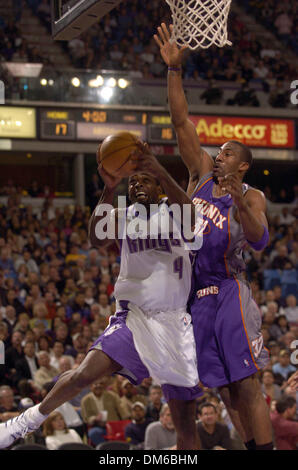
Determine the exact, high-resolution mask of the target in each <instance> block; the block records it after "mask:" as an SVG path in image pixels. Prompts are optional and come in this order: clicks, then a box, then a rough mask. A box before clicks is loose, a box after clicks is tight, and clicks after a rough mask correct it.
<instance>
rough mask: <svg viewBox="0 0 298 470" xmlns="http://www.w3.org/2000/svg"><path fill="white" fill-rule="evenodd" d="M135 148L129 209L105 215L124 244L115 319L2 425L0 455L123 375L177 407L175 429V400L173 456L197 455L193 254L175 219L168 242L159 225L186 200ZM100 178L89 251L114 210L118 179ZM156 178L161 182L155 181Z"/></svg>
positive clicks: (156, 165)
mask: <svg viewBox="0 0 298 470" xmlns="http://www.w3.org/2000/svg"><path fill="white" fill-rule="evenodd" d="M139 147H140V150H139V154H138V155H137V157H138V158H137V160H135V161H136V165H137V169H136V170H134V171H135V173H134V174H132V175H131V176H130V178H129V187H128V191H129V199H130V201H131V202H132V205H131V206H129V207H128V209H115V210H112V211H111V214H112V220H113V218H114V220H115V221H116V233H118V234H119V233H120V235H121V236H120V238H122V239H120V240H119V244H120V246H121V268H120V274H119V278H118V280H117V282H116V285H115V297H116V301H117V312H116V314H115V315H114V316H112V317H111V318H110V323H109V325H108V327H107V328H106V330H105V331H104V333H103V334H102V335H101V336H100V337H99V338H98V339H97V341H95V343H94V344H93V346H92V347H91V349H90V351H89V352H88V354H87V356H86V358H85V359H84V361H83V362H82V364H81V365H80V366H79V367H78V368H77V369H75V370H71V371H67V372H65V373H64V374H62V375H61V376H60V378H59V380H58V381H57V383H56V385H55V386H54V388H53V389H52V390H51V392H50V393H49V394H48V395H47V396H46V397H45V398H44V400H43V401H42V402H41V404H39V405H36V406H34V407H32V408H30V409H29V410H27V411H26V412H25V413H23V414H22V415H20V416H18V417H17V418H15V419H12V420H10V421H8V422H6V423H3V424H0V448H4V447H7V446H9V445H11V444H12V442H13V441H14V440H15V439H18V438H19V437H22V436H24V434H26V433H27V432H30V431H33V430H35V429H37V428H38V427H39V426H40V425H41V423H42V422H43V421H44V420H45V419H46V417H47V416H48V415H49V413H51V412H52V411H54V410H55V409H56V408H57V407H59V406H60V405H61V404H62V403H64V402H66V401H68V400H70V399H71V398H73V397H74V396H75V395H77V394H78V393H79V392H80V391H81V390H82V389H83V388H85V387H87V386H89V385H90V384H91V383H92V382H94V381H95V380H97V379H99V378H101V377H103V376H106V375H111V374H114V373H119V374H122V375H124V376H125V377H127V378H128V379H129V380H130V381H131V382H132V383H134V384H139V383H140V382H141V381H142V380H143V379H144V378H145V377H149V376H151V377H152V378H153V379H154V381H156V382H158V383H159V384H161V385H162V388H163V392H164V395H165V397H166V399H167V401H168V402H169V403H170V404H171V400H173V402H174V403H175V405H174V406H173V407H172V410H171V411H172V417H173V420H174V422H175V416H176V414H175V412H176V408H175V407H177V399H178V400H179V402H178V406H179V408H180V409H181V407H183V408H184V422H183V426H181V427H180V426H179V425H178V429H176V431H177V448H178V449H197V448H198V447H197V442H198V441H197V438H196V429H195V423H194V422H193V420H192V419H188V416H189V417H192V416H193V413H194V409H193V408H194V398H195V397H197V396H199V395H200V394H201V391H200V389H199V387H198V386H197V384H198V382H199V378H198V373H197V364H196V354H195V343H194V337H193V329H192V324H191V318H190V315H189V314H188V313H187V311H186V304H187V300H188V296H189V292H190V288H191V270H192V266H191V257H190V254H191V253H190V250H189V249H186V246H185V242H184V239H183V238H181V237H180V238H174V237H175V232H177V231H180V232H181V226H179V224H178V223H176V222H175V220H174V217H173V218H171V220H172V221H173V222H172V231H173V233H174V235H173V236H172V237H169V236H167V237H166V236H165V237H163V220H165V219H166V218H168V215H169V214H168V212H169V208H168V205H167V202H168V203H170V204H172V203H178V204H179V205H180V206H181V207H182V206H183V204H190V200H189V198H188V196H187V195H186V194H185V193H184V191H183V190H182V189H181V188H180V187H179V186H178V185H177V184H176V183H175V181H174V180H173V179H172V178H171V177H170V176H169V175H168V173H167V172H166V171H165V170H164V168H163V167H162V166H161V165H159V163H158V162H157V160H156V159H155V157H154V156H153V155H152V154H151V152H150V151H149V148H148V146H147V145H146V144H142V143H139ZM99 172H100V174H101V176H102V178H103V180H104V182H105V189H104V191H103V196H102V198H101V201H100V203H99V204H98V206H97V207H96V208H95V210H94V212H93V215H92V217H91V220H90V225H89V236H90V241H91V244H92V246H102V245H103V244H104V243H107V242H110V241H109V240H104V241H100V240H99V239H98V237H97V235H96V233H97V230H98V222H100V221H103V217H102V216H97V215H96V214H97V213H98V210H100V208H101V207H102V206H101V205H102V204H103V203H106V204H112V202H113V198H114V191H115V188H116V186H117V185H118V184H119V182H120V181H121V179H122V178H120V177H119V178H117V177H112V176H109V175H108V174H107V173H106V172H105V171H104V170H103V169H102V168H99ZM132 173H133V171H132ZM154 175H159V176H158V178H159V181H157V179H156V177H155V176H154ZM161 185H162V187H161ZM162 188H163V190H164V191H165V192H166V194H167V197H168V201H167V202H166V201H165V200H164V199H162V198H161V195H162ZM137 203H139V204H142V205H143V206H145V207H146V208H147V209H148V210H149V207H150V204H155V210H154V211H153V212H152V213H151V214H150V216H149V217H147V216H146V214H145V215H144V216H142V215H141V214H137V213H136V210H138V211H139V210H140V207H139V206H137V205H136V204H137ZM191 207H193V206H191ZM147 213H148V212H147ZM193 215H194V214H193ZM137 216H141V218H142V217H143V219H142V222H143V224H145V225H143V227H145V226H146V224H148V223H150V224H151V226H153V227H154V226H155V228H156V227H157V230H158V233H157V237H156V238H150V237H144V238H135V237H134V236H132V235H131V236H127V235H126V233H125V232H124V230H125V228H126V227H127V226H128V224H129V223H130V222H132V223H133V222H134V220H135V218H136V217H137ZM193 220H194V219H193ZM165 225H166V224H165ZM119 228H120V230H119ZM180 421H181V420H180Z"/></svg>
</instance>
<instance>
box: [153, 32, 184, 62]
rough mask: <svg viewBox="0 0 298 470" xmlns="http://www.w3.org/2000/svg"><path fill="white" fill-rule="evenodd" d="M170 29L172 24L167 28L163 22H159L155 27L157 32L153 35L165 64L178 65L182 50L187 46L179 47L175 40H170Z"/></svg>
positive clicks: (180, 60)
mask: <svg viewBox="0 0 298 470" xmlns="http://www.w3.org/2000/svg"><path fill="white" fill-rule="evenodd" d="M172 30H173V25H170V27H169V28H167V26H166V24H165V23H161V26H159V27H158V28H157V31H158V34H154V36H153V37H154V40H155V42H156V44H157V45H158V47H159V49H160V53H161V56H162V58H163V60H164V61H165V63H166V64H167V66H168V67H180V65H181V64H182V57H183V52H184V51H185V49H187V46H182V47H181V48H179V47H178V46H177V44H176V43H175V42H173V41H171V32H172Z"/></svg>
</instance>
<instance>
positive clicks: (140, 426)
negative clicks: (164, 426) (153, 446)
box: [124, 401, 153, 449]
mask: <svg viewBox="0 0 298 470" xmlns="http://www.w3.org/2000/svg"><path fill="white" fill-rule="evenodd" d="M145 415H146V407H145V405H144V404H143V403H142V402H140V401H136V402H135V403H134V404H133V405H132V407H131V418H132V422H131V423H129V424H128V425H127V426H126V428H125V432H124V435H125V438H126V440H127V442H129V443H130V444H133V445H135V446H138V449H143V448H144V440H145V432H146V428H147V426H148V425H149V424H150V423H152V422H153V419H152V418H147V417H146V416H145Z"/></svg>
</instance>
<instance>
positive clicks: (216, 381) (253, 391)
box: [154, 23, 273, 450]
mask: <svg viewBox="0 0 298 470" xmlns="http://www.w3.org/2000/svg"><path fill="white" fill-rule="evenodd" d="M170 28H172V26H171V27H170ZM170 36H171V34H170V30H168V28H167V27H166V25H165V24H164V23H163V24H162V25H161V27H159V28H158V35H155V36H154V38H155V41H156V43H157V44H158V46H159V47H160V52H161V55H162V57H163V59H164V61H165V63H166V64H167V65H168V68H169V72H168V98H169V105H170V112H171V118H172V122H173V125H174V128H175V131H176V135H177V140H178V145H179V150H180V154H181V156H182V158H183V161H184V163H185V164H186V166H187V167H188V170H189V186H188V194H189V196H192V200H193V202H194V203H195V204H197V205H198V206H199V209H200V212H201V214H202V215H203V218H204V226H203V245H202V248H201V250H199V252H198V254H197V257H196V262H195V267H194V271H193V281H194V293H193V296H192V298H191V299H190V302H189V307H190V312H191V315H192V321H193V326H194V334H195V339H196V348H197V360H198V371H199V377H200V380H201V382H202V384H203V385H204V386H206V387H209V388H215V387H217V388H219V391H220V394H221V397H222V399H223V401H224V403H225V404H226V406H227V408H228V411H229V413H230V416H231V419H232V420H233V422H234V425H235V427H236V429H237V430H238V432H239V434H240V436H241V437H242V439H243V441H244V442H245V443H246V447H247V448H249V449H258V450H261V449H266V450H270V449H273V445H272V428H271V422H270V417H269V411H268V406H267V404H266V402H265V400H264V397H263V395H262V392H261V387H260V383H259V380H258V377H257V372H258V371H259V370H260V369H261V368H263V367H264V366H265V365H266V364H267V362H268V359H269V357H268V353H267V351H266V350H265V348H264V345H263V337H262V334H261V331H260V327H261V315H260V312H259V309H258V307H257V305H256V304H255V302H254V300H253V299H252V296H251V291H250V287H249V285H248V284H247V282H246V281H245V280H244V278H243V275H242V274H243V272H244V271H245V263H244V261H243V256H242V255H243V249H244V247H245V245H247V244H249V245H250V246H251V247H252V248H254V249H255V250H262V249H263V248H265V246H266V245H267V243H268V238H269V236H268V224H267V220H266V216H265V211H266V204H265V198H264V195H263V193H261V192H260V191H258V190H256V189H253V188H251V187H249V186H248V185H246V184H243V182H242V181H243V177H244V176H245V173H246V172H247V170H248V169H249V168H250V166H251V163H252V154H251V152H250V150H249V149H248V147H246V146H245V145H243V144H242V143H240V142H237V141H229V142H227V143H225V144H224V145H223V146H222V147H221V148H220V150H219V152H218V155H217V156H216V159H215V162H213V159H212V158H211V156H210V155H209V154H208V153H207V152H206V151H204V150H203V149H202V148H201V146H200V140H199V137H198V135H197V132H196V129H195V127H194V125H193V123H192V122H191V121H190V120H189V119H188V106H187V101H186V98H185V94H184V91H183V86H182V78H181V69H182V56H183V51H184V50H185V49H186V47H182V48H180V49H179V48H178V47H177V44H175V43H174V42H173V41H171V40H170Z"/></svg>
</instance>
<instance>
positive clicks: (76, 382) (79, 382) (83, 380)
mask: <svg viewBox="0 0 298 470" xmlns="http://www.w3.org/2000/svg"><path fill="white" fill-rule="evenodd" d="M93 381H94V379H93V378H92V377H91V376H90V373H89V372H88V370H87V369H86V368H78V369H75V370H73V371H72V374H71V376H70V377H69V383H70V385H72V386H73V387H74V388H75V389H76V390H82V389H83V388H85V387H88V386H89V385H90V384H91V383H92V382H93Z"/></svg>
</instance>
